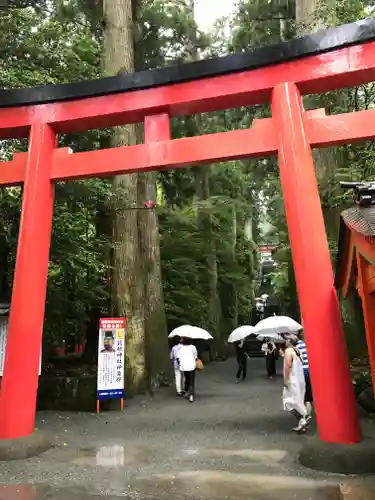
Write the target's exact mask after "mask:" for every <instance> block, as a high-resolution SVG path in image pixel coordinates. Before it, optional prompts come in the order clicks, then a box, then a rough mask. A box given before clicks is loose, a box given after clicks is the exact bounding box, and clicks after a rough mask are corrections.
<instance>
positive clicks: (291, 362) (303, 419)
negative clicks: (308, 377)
mask: <svg viewBox="0 0 375 500" xmlns="http://www.w3.org/2000/svg"><path fill="white" fill-rule="evenodd" d="M305 391H306V384H305V376H304V373H303V363H302V359H301V356H300V353H299V351H298V350H297V349H296V347H295V346H294V345H293V343H292V342H290V341H287V342H286V344H285V350H284V390H283V407H284V410H285V411H288V412H290V413H292V415H294V416H295V417H297V418H298V425H297V427H295V428H294V429H293V430H294V431H295V432H303V431H304V430H306V427H307V425H308V423H309V419H308V417H307V410H306V406H305Z"/></svg>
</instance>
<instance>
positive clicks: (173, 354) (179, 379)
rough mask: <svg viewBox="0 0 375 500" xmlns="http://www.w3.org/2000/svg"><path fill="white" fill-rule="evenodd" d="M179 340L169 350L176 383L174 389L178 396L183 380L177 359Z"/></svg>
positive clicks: (179, 346)
mask: <svg viewBox="0 0 375 500" xmlns="http://www.w3.org/2000/svg"><path fill="white" fill-rule="evenodd" d="M181 345H182V344H181V341H180V342H179V343H178V344H176V345H174V346H173V347H172V350H171V356H170V357H171V360H172V361H173V368H174V378H175V383H176V391H177V395H178V396H182V382H183V376H182V372H181V370H180V365H179V361H178V353H179V351H180V348H181Z"/></svg>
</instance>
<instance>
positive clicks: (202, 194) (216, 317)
mask: <svg viewBox="0 0 375 500" xmlns="http://www.w3.org/2000/svg"><path fill="white" fill-rule="evenodd" d="M187 8H188V13H189V15H190V17H191V19H192V26H193V30H192V32H191V35H190V41H191V51H190V59H191V60H192V61H197V60H198V59H199V53H198V39H197V33H196V28H195V24H194V23H195V0H187ZM196 123H197V127H198V128H199V123H200V117H199V116H197V117H196ZM210 177H211V166H210V165H209V166H202V167H197V168H196V169H195V184H196V196H197V199H198V200H200V201H204V200H208V199H209V198H210ZM197 222H198V227H199V228H200V229H201V231H202V232H203V234H204V237H205V240H206V241H207V243H208V252H207V259H206V262H207V278H208V322H209V329H210V333H211V334H212V336H213V337H214V338H215V339H217V341H219V339H220V316H221V314H220V310H221V308H220V297H219V289H218V266H217V255H216V247H215V239H214V234H213V230H212V219H211V214H210V213H209V211H208V210H206V209H201V208H198V210H197ZM219 344H220V342H219ZM217 348H219V345H217Z"/></svg>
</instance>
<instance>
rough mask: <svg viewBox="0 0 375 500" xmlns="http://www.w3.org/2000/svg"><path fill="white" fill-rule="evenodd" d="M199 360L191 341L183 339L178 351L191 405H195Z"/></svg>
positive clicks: (186, 391)
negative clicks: (196, 372)
mask: <svg viewBox="0 0 375 500" xmlns="http://www.w3.org/2000/svg"><path fill="white" fill-rule="evenodd" d="M197 359H198V351H197V348H196V347H195V345H193V342H192V340H191V339H188V338H185V339H181V347H180V349H179V351H178V362H179V366H180V370H181V372H182V373H183V374H184V378H185V393H186V394H187V397H188V399H189V402H190V403H194V397H195V370H196V365H197Z"/></svg>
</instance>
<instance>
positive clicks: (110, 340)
mask: <svg viewBox="0 0 375 500" xmlns="http://www.w3.org/2000/svg"><path fill="white" fill-rule="evenodd" d="M100 333H101V335H100V354H109V353H113V352H116V350H115V340H116V330H115V329H113V330H101V332H100Z"/></svg>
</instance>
